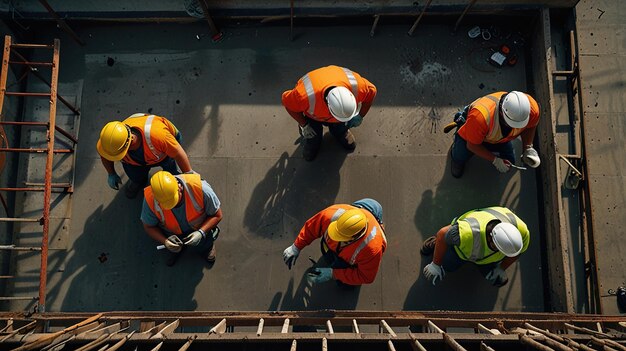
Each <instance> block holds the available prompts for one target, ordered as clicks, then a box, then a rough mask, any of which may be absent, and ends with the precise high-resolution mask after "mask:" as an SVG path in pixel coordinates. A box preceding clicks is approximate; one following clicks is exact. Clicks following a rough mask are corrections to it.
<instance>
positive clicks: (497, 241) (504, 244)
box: [420, 207, 530, 287]
mask: <svg viewBox="0 0 626 351" xmlns="http://www.w3.org/2000/svg"><path fill="white" fill-rule="evenodd" d="M529 242H530V232H529V231H528V227H526V224H525V223H524V222H523V221H522V220H521V219H520V218H519V217H517V216H516V215H515V214H514V213H513V212H511V210H509V209H507V208H504V207H488V208H483V209H477V210H472V211H469V212H467V213H465V214H463V215H462V216H460V217H457V218H455V219H454V220H453V221H452V223H451V224H450V225H447V226H445V227H443V228H441V229H439V231H438V232H437V235H436V236H431V237H430V238H428V239H426V241H424V244H423V245H422V248H421V250H420V253H421V254H422V255H424V256H430V255H432V254H433V253H434V255H433V261H432V262H431V263H429V264H428V265H427V266H426V267H424V276H425V277H426V279H428V280H431V281H432V283H433V285H435V283H436V282H437V280H442V279H443V278H444V276H445V274H446V272H452V271H455V270H457V269H458V268H459V267H460V266H461V265H463V264H464V263H465V262H473V263H475V264H477V265H478V269H479V270H480V272H481V273H482V274H483V276H484V277H485V279H487V280H488V281H489V282H490V283H491V284H493V285H494V286H497V287H502V286H504V285H505V284H506V283H507V282H508V278H507V275H506V272H505V270H506V269H507V268H508V267H509V266H510V265H511V264H513V262H515V261H516V260H517V258H518V257H519V255H520V254H522V253H523V252H524V251H526V249H527V248H528V243H529Z"/></svg>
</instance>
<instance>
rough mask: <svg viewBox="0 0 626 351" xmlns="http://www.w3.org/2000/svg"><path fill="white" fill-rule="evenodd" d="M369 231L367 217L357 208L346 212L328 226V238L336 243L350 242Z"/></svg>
mask: <svg viewBox="0 0 626 351" xmlns="http://www.w3.org/2000/svg"><path fill="white" fill-rule="evenodd" d="M366 230H367V217H365V213H363V211H362V210H360V209H358V208H355V209H352V210H348V211H346V212H344V213H343V214H342V215H341V216H339V218H337V220H336V221H334V222H331V223H330V225H329V226H328V236H330V238H331V239H333V240H335V241H350V240H352V239H355V238H357V237H358V236H360V235H359V234H363V233H364V232H365V231H366Z"/></svg>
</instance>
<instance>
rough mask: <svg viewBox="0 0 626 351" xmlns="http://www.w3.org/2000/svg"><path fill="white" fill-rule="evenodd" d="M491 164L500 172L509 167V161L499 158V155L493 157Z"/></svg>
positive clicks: (504, 171)
mask: <svg viewBox="0 0 626 351" xmlns="http://www.w3.org/2000/svg"><path fill="white" fill-rule="evenodd" d="M491 164H492V165H493V166H494V167H496V169H497V170H498V172H500V173H506V172H508V171H509V169H511V162H509V160H505V159H503V158H500V157H496V158H494V159H493V162H491Z"/></svg>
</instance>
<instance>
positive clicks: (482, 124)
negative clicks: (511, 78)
mask: <svg viewBox="0 0 626 351" xmlns="http://www.w3.org/2000/svg"><path fill="white" fill-rule="evenodd" d="M455 122H457V125H461V127H460V128H459V129H458V131H457V133H456V134H455V135H454V143H453V144H452V148H451V160H452V166H451V170H452V176H454V177H455V178H460V177H461V176H462V175H463V170H464V168H465V162H466V161H467V160H468V159H469V158H470V157H471V156H472V155H474V154H476V155H478V156H480V157H482V158H484V159H485V160H487V161H489V162H491V164H492V165H493V166H494V167H495V168H496V169H497V170H498V171H500V172H502V173H506V172H508V171H509V169H510V168H511V165H512V164H515V152H514V151H513V145H512V143H511V140H513V139H515V138H517V136H519V135H521V138H522V145H523V150H524V152H523V154H522V160H523V161H524V163H526V164H527V165H528V166H530V167H532V168H537V167H539V164H540V163H541V160H540V158H539V155H538V154H537V151H536V150H535V149H534V148H533V139H534V138H535V131H536V129H537V124H538V123H539V105H538V104H537V102H536V101H535V99H533V98H532V97H531V96H530V95H527V94H525V93H522V92H519V91H512V92H510V93H506V92H503V91H500V92H497V93H493V94H489V95H487V96H484V97H481V98H479V99H477V100H475V101H474V102H472V103H471V104H470V105H468V106H466V107H465V109H464V110H463V111H462V112H460V113H458V114H457V116H455ZM494 153H496V154H497V155H496V154H494Z"/></svg>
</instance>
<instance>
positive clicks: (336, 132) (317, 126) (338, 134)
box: [305, 117, 349, 146]
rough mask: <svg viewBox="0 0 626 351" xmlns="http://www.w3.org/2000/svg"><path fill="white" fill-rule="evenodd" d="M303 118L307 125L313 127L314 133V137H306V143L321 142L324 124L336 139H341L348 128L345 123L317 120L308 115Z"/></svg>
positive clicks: (318, 143)
mask: <svg viewBox="0 0 626 351" xmlns="http://www.w3.org/2000/svg"><path fill="white" fill-rule="evenodd" d="M305 119H306V122H307V123H308V125H310V126H311V128H313V130H314V131H315V134H316V135H315V137H314V138H311V139H306V143H307V144H312V145H316V146H319V145H320V144H321V143H322V137H323V132H324V126H326V127H328V130H329V131H330V134H332V135H333V136H334V137H335V138H336V139H337V140H341V139H343V138H345V136H346V133H347V132H348V129H349V128H348V126H346V124H345V123H328V122H319V121H316V120H314V119H311V118H308V117H305Z"/></svg>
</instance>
